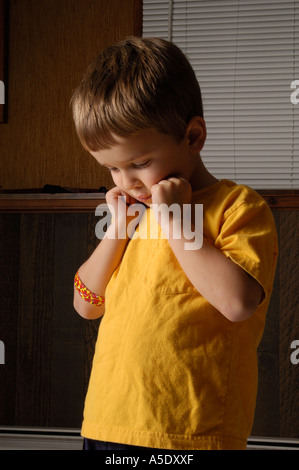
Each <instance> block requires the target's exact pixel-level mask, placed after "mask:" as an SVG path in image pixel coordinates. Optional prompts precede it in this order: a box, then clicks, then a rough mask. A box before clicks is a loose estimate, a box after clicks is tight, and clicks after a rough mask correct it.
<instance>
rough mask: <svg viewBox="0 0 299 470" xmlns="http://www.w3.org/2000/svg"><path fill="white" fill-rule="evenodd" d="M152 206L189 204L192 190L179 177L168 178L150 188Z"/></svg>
mask: <svg viewBox="0 0 299 470" xmlns="http://www.w3.org/2000/svg"><path fill="white" fill-rule="evenodd" d="M151 193H152V204H166V205H167V206H171V204H174V203H176V204H179V205H180V206H182V205H183V204H189V203H190V202H191V196H192V189H191V185H190V183H189V182H188V181H187V180H186V179H184V178H180V177H173V176H172V177H170V178H168V179H166V180H161V181H159V183H157V184H154V185H153V186H152V187H151Z"/></svg>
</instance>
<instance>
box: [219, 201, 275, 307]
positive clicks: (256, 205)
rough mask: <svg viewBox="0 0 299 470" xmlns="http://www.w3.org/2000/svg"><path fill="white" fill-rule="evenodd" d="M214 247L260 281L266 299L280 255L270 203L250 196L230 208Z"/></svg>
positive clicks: (224, 215)
mask: <svg viewBox="0 0 299 470" xmlns="http://www.w3.org/2000/svg"><path fill="white" fill-rule="evenodd" d="M215 246H216V248H218V249H219V250H220V251H222V252H223V253H224V254H225V255H226V256H227V257H229V258H230V259H231V260H232V261H233V262H235V263H237V264H238V265H239V266H241V267H242V268H243V269H244V270H245V271H246V272H247V273H248V274H249V275H250V276H252V277H253V278H254V279H256V280H257V281H258V282H259V284H260V285H261V286H262V288H263V290H264V296H263V300H265V299H267V298H268V296H269V295H270V294H271V290H272V284H273V279H274V274H275V266H276V261H277V255H278V243H277V232H276V227H275V221H274V218H273V215H272V212H271V210H270V208H269V207H268V205H267V203H266V202H265V201H264V200H263V199H262V198H258V199H257V200H256V201H251V200H250V198H249V200H244V201H242V202H238V201H237V202H236V203H235V204H233V205H232V206H231V207H229V208H228V209H227V210H226V211H225V213H224V214H223V221H222V224H221V227H220V231H219V235H218V236H217V238H216V240H215Z"/></svg>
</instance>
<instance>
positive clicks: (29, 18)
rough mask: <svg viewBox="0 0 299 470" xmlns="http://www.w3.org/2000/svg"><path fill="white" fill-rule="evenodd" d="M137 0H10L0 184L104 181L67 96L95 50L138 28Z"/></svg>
mask: <svg viewBox="0 0 299 470" xmlns="http://www.w3.org/2000/svg"><path fill="white" fill-rule="evenodd" d="M141 5H142V0H39V1H36V0H10V25H9V83H8V90H9V96H8V122H7V124H2V125H1V126H0V154H1V158H0V187H1V186H2V189H17V188H39V187H43V186H44V185H45V184H57V185H61V186H67V187H75V188H77V187H81V188H98V187H100V186H107V187H109V186H111V178H110V175H109V174H108V172H106V171H103V170H102V169H101V168H100V167H99V165H97V164H96V163H95V162H94V161H93V159H92V157H90V156H89V155H88V153H87V152H86V151H84V150H83V149H82V148H81V145H80V144H79V141H78V139H77V136H76V135H75V132H74V128H73V123H72V117H71V113H70V108H69V101H70V98H71V96H72V93H73V90H74V89H75V87H76V86H77V85H78V83H79V81H80V80H81V77H82V75H83V73H84V72H85V70H86V68H87V66H88V65H89V63H90V62H91V61H92V60H93V59H94V58H95V57H96V56H97V55H98V53H99V52H100V50H101V49H103V48H104V47H106V46H107V45H109V44H111V43H112V42H115V41H116V40H119V39H121V38H124V37H126V36H129V35H132V34H137V33H139V32H140V25H141Z"/></svg>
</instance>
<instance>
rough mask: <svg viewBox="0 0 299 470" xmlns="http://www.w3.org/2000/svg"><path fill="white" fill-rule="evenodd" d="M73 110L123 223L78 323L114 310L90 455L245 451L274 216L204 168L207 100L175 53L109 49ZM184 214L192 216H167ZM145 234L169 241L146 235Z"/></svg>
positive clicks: (90, 278) (89, 280)
mask: <svg viewBox="0 0 299 470" xmlns="http://www.w3.org/2000/svg"><path fill="white" fill-rule="evenodd" d="M72 108H73V116H74V121H75V125H76V129H77V133H78V135H79V138H80V140H81V142H82V144H83V146H84V147H85V148H86V149H87V150H88V151H89V152H90V153H91V155H92V156H93V157H94V158H95V159H96V160H97V161H98V162H99V164H101V165H103V166H105V167H107V168H108V169H109V170H110V172H111V175H112V178H113V181H114V183H115V187H114V188H113V189H111V190H110V191H109V192H108V193H107V198H106V199H107V203H108V204H109V205H110V208H111V210H112V212H113V219H112V223H111V225H110V226H109V227H108V230H107V232H106V234H105V236H104V238H103V240H102V241H101V242H100V244H99V245H98V247H97V248H96V249H95V251H94V253H93V254H92V255H91V257H90V258H89V259H88V260H87V261H86V262H85V263H84V264H83V265H82V266H81V267H80V268H79V271H78V273H77V275H76V281H75V292H74V306H75V309H76V310H77V311H78V313H79V314H80V315H82V316H83V317H84V318H87V319H93V318H98V317H100V316H102V315H103V314H104V310H105V315H104V317H103V319H102V322H101V325H100V329H99V335H98V340H97V345H96V351H95V356H94V361H93V368H92V372H91V378H90V383H89V389H88V393H87V397H86V402H85V410H84V422H83V427H82V435H83V436H84V437H85V438H86V440H85V442H86V448H87V449H105V448H110V449H130V448H131V447H130V446H138V448H147V449H149V448H151V449H166V450H167V449H174V450H200V449H245V448H246V439H247V437H248V436H249V434H250V431H251V427H252V422H253V417H254V410H255V400H256V389H257V346H258V344H259V341H260V339H261V337H262V333H263V328H264V323H265V316H266V311H267V307H268V304H269V299H270V294H271V289H272V283H273V277H274V271H275V264H276V258H277V238H276V230H275V225H274V221H273V218H272V214H271V211H270V210H269V208H268V206H267V204H266V203H265V202H264V200H263V199H262V198H261V197H260V196H259V195H258V194H257V193H256V192H255V191H253V190H252V189H250V188H248V187H246V186H242V185H236V184H235V183H233V182H231V181H228V180H221V181H218V180H217V179H216V178H214V177H213V176H212V175H211V174H210V173H209V172H208V171H207V169H206V168H205V166H204V165H203V162H202V160H201V158H200V151H201V150H202V148H203V146H204V143H205V139H206V128H205V122H204V119H203V110H202V101H201V93H200V88H199V85H198V83H197V80H196V77H195V74H194V72H193V70H192V68H191V66H190V64H189V62H188V60H187V59H186V57H185V56H184V54H183V53H182V52H181V51H180V50H179V49H178V48H177V47H176V46H175V45H174V44H172V43H170V42H167V41H164V40H161V39H150V38H143V39H141V38H128V39H127V40H124V41H122V42H120V43H119V44H116V45H114V46H112V47H110V48H108V49H107V50H105V51H104V52H103V53H102V54H101V55H100V56H99V57H98V58H97V59H96V61H95V62H94V63H93V64H92V65H91V66H90V67H89V69H88V71H87V73H86V75H85V77H84V78H83V80H82V82H81V84H80V86H79V87H78V88H77V90H76V92H75V94H74V96H73V98H72ZM134 203H139V204H141V203H142V204H143V205H145V206H146V207H147V209H146V211H145V213H144V214H143V216H140V219H141V220H140V224H139V227H138V229H137V230H136V232H135V233H132V234H130V233H128V232H127V231H126V230H124V228H125V229H126V228H127V227H128V226H129V224H130V222H132V218H133V217H132V215H131V216H128V215H127V212H126V210H123V209H124V208H125V209H126V208H128V207H130V205H131V204H134ZM163 204H164V205H163ZM173 204H174V205H175V206H174V207H179V208H181V209H182V211H181V212H180V211H174V213H173V214H172V213H171V211H167V210H166V209H167V208H168V207H170V206H171V205H173ZM198 204H202V205H203V241H202V244H201V246H200V247H198V248H196V247H195V248H196V249H186V244H187V243H190V237H187V236H186V235H185V232H184V230H180V229H182V227H183V215H184V210H183V209H184V208H186V207H189V208H190V207H192V211H191V212H192V227H193V229H194V230H195V227H196V226H197V224H196V220H195V217H196V211H195V210H194V209H195V208H196V207H197V206H196V205H198ZM154 208H156V210H154ZM157 208H158V209H160V208H162V209H163V208H164V209H163V210H161V211H160V210H157ZM165 208H166V209H165ZM180 214H181V215H180ZM148 223H150V224H151V227H152V226H153V225H154V226H155V225H156V227H155V228H157V230H158V232H157V233H158V234H159V236H156V237H151V236H149V235H148V226H149V225H148ZM179 230H180V232H178V231H179ZM197 230H198V228H197ZM120 232H122V234H121V233H120ZM124 233H125V235H124ZM175 233H180V236H179V237H178V236H175V235H174V234H175ZM193 233H194V237H195V236H196V232H195V231H194V232H193ZM166 234H167V235H166ZM141 235H143V236H141ZM191 241H192V240H191ZM193 248H194V247H193ZM128 446H129V447H128Z"/></svg>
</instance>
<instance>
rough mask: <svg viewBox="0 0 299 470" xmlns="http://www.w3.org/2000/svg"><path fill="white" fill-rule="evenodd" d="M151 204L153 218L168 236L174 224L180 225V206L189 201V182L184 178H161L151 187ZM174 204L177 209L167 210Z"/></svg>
mask: <svg viewBox="0 0 299 470" xmlns="http://www.w3.org/2000/svg"><path fill="white" fill-rule="evenodd" d="M151 193H152V204H153V211H154V214H155V218H156V220H157V222H158V224H159V225H160V226H161V228H162V230H163V232H164V233H165V234H168V235H166V236H169V235H170V234H172V233H173V231H174V230H175V229H174V224H175V225H176V226H177V227H181V223H182V210H181V209H182V206H183V204H189V203H190V202H191V196H192V189H191V185H190V183H189V182H188V181H187V180H185V179H184V178H177V177H170V178H168V179H167V180H161V181H159V183H157V184H154V185H153V186H152V187H151ZM172 204H176V205H177V206H178V207H177V209H178V210H174V211H169V210H168V208H169V207H170V206H171V205H172Z"/></svg>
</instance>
